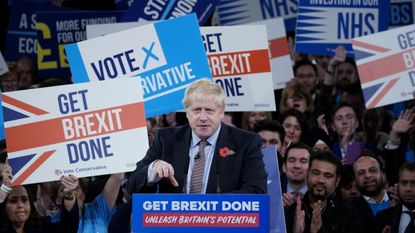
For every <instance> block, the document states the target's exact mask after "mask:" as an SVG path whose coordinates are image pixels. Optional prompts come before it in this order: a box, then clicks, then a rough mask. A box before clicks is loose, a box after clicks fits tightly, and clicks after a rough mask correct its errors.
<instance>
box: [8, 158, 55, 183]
mask: <svg viewBox="0 0 415 233" xmlns="http://www.w3.org/2000/svg"><path fill="white" fill-rule="evenodd" d="M55 151H56V150H50V151H46V152H45V153H43V154H41V155H40V156H39V158H37V159H36V160H35V161H34V162H33V163H32V164H31V165H30V166H29V167H28V168H27V169H26V170H24V172H22V174H21V175H20V176H19V177H17V179H15V180H14V181H13V182H12V186H16V185H21V184H22V183H23V182H24V181H25V180H26V179H27V178H28V177H29V176H30V175H31V174H32V173H33V172H34V171H36V169H38V168H39V167H40V166H41V165H42V164H43V163H44V162H45V161H46V160H47V159H48V158H49V157H50V156H51V155H52V154H53V153H55Z"/></svg>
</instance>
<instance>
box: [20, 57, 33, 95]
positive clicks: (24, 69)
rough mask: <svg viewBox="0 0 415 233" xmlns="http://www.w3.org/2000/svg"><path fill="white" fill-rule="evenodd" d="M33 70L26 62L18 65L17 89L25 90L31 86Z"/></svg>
mask: <svg viewBox="0 0 415 233" xmlns="http://www.w3.org/2000/svg"><path fill="white" fill-rule="evenodd" d="M33 79H34V70H33V68H32V67H31V65H30V63H29V62H28V61H27V60H23V61H21V62H20V63H19V88H27V87H29V86H30V85H32V84H33Z"/></svg>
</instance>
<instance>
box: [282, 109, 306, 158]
mask: <svg viewBox="0 0 415 233" xmlns="http://www.w3.org/2000/svg"><path fill="white" fill-rule="evenodd" d="M281 122H282V127H283V128H284V131H285V137H284V141H283V143H282V148H281V154H282V155H284V154H285V150H286V149H287V148H288V147H289V146H290V145H291V144H293V143H298V142H300V141H304V140H303V138H304V135H305V134H306V133H307V131H308V125H307V119H306V117H305V116H304V114H302V113H301V112H300V111H298V110H296V109H289V110H287V111H286V112H285V113H284V114H283V115H282V117H281Z"/></svg>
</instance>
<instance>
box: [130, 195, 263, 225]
mask: <svg viewBox="0 0 415 233" xmlns="http://www.w3.org/2000/svg"><path fill="white" fill-rule="evenodd" d="M132 223H133V232H152V233H154V232H158V233H162V232H163V233H167V232H198V233H202V232H215V233H220V232H239V233H241V232H263V233H265V232H267V233H268V232H269V195H258V194H188V195H187V194H159V195H154V194H134V195H133V216H132Z"/></svg>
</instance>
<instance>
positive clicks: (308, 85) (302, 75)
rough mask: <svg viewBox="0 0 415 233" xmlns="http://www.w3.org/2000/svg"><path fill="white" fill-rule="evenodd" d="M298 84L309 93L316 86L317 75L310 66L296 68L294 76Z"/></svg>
mask: <svg viewBox="0 0 415 233" xmlns="http://www.w3.org/2000/svg"><path fill="white" fill-rule="evenodd" d="M296 76H297V77H296V78H297V79H298V81H299V83H300V84H301V85H302V86H303V87H304V88H305V89H306V90H307V91H308V92H309V93H312V92H313V91H314V89H315V88H316V86H317V84H318V78H317V74H316V72H315V71H314V69H313V67H312V66H311V65H303V66H300V67H298V69H297V75H296Z"/></svg>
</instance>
